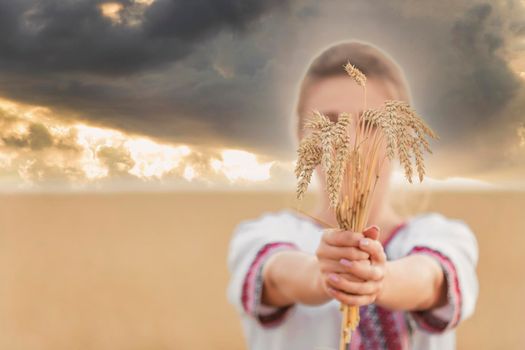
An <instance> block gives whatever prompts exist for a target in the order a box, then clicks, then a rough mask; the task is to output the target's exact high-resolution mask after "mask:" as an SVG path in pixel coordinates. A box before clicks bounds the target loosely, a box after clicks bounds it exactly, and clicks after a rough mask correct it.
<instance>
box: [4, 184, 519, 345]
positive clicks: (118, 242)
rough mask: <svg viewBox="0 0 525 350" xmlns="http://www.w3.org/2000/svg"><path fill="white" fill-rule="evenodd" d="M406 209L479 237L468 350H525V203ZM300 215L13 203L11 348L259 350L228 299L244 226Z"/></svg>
mask: <svg viewBox="0 0 525 350" xmlns="http://www.w3.org/2000/svg"><path fill="white" fill-rule="evenodd" d="M313 201H314V199H313V198H312V197H308V199H307V203H308V205H311V204H312V202H313ZM395 202H396V205H397V206H398V208H399V209H400V210H401V211H402V212H404V213H414V212H419V211H425V210H437V211H440V212H443V213H444V214H446V215H449V216H451V217H456V218H462V219H464V220H465V221H466V222H467V223H469V224H470V225H471V227H472V228H473V229H474V231H475V232H476V234H477V237H478V241H479V246H480V263H479V277H480V285H481V293H480V298H479V304H478V309H477V313H476V315H475V316H474V317H473V318H472V319H470V320H469V321H467V322H466V323H464V324H463V325H462V326H461V327H460V329H459V334H458V348H459V349H524V348H525V333H524V332H523V329H522V328H523V325H524V324H525V279H524V276H525V274H524V272H525V255H524V254H523V249H524V246H525V235H524V234H525V211H524V207H525V193H511V192H502V193H495V192H479V193H474V192H448V193H445V192H427V193H417V192H414V193H411V194H404V195H402V196H401V195H396V196H395ZM293 203H294V201H293V194H288V193H269V192H264V193H252V192H245V193H231V192H223V193H162V194H159V193H136V194H67V195H54V194H31V195H29V194H24V195H21V194H16V195H15V194H11V195H7V194H5V195H2V196H0V281H1V282H0V349H8V350H11V349H12V350H29V349H31V350H36V349H46V350H47V349H49V350H66V349H67V350H71V349H78V350H84V349H86V350H87V349H97V350H105V349H108V350H109V349H112V350H114V349H126V350H127V349H130V350H134V349H137V350H138V349H181V350H185V349H228V350H235V349H245V348H246V346H245V344H244V340H243V338H242V334H241V328H240V324H239V321H238V319H237V315H236V314H235V312H234V311H233V309H232V308H231V307H230V305H229V304H228V303H227V302H226V296H225V288H226V283H227V279H228V273H227V268H226V250H227V245H228V240H229V237H230V234H231V231H232V229H233V228H234V227H235V225H236V224H237V223H238V222H239V221H240V220H242V219H245V218H251V217H255V216H257V215H259V214H260V213H262V212H264V211H269V210H279V209H281V208H285V207H290V206H292V205H293Z"/></svg>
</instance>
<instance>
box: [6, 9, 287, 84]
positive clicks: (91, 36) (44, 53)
mask: <svg viewBox="0 0 525 350" xmlns="http://www.w3.org/2000/svg"><path fill="white" fill-rule="evenodd" d="M106 2H109V1H102V0H95V1H93V0H80V1H79V0H45V1H36V0H17V1H10V0H1V1H0V52H2V54H1V56H0V65H1V67H2V69H3V70H6V69H17V70H23V71H24V72H26V73H49V72H55V73H57V72H67V71H76V72H87V73H99V74H108V75H116V74H129V73H136V72H137V71H140V70H143V69H148V68H149V69H151V68H155V67H157V66H159V65H162V64H165V63H172V62H174V61H176V60H178V59H180V58H182V57H184V56H186V55H188V54H189V53H190V52H191V50H192V48H193V47H194V46H195V44H196V43H198V42H199V41H200V40H203V39H205V38H207V37H209V36H213V35H216V34H217V33H218V32H220V31H221V30H223V29H232V30H236V31H244V30H245V29H246V28H247V27H250V25H251V23H252V21H254V20H256V19H257V18H258V17H260V16H261V15H263V14H265V13H266V12H269V11H272V10H274V9H275V8H282V7H285V6H286V3H287V2H286V1H278V0H270V1H257V0H249V1H232V0H206V1H204V0H199V1H183V0H157V1H155V2H153V4H152V5H151V6H147V5H144V4H140V3H135V2H134V1H132V0H117V1H113V0H112V1H111V2H114V3H120V4H121V5H122V6H123V10H122V11H121V15H122V17H123V19H122V23H120V24H115V23H112V21H110V20H109V19H108V18H106V17H104V16H102V15H101V11H100V8H99V5H101V4H102V3H106ZM137 13H139V14H137ZM132 17H135V19H136V20H137V21H138V22H137V23H136V25H132V23H129V20H130V19H132Z"/></svg>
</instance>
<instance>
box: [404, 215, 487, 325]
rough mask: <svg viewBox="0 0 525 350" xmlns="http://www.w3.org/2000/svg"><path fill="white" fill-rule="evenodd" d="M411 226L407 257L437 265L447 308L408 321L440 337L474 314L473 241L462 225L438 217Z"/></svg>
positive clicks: (475, 259) (475, 252)
mask: <svg viewBox="0 0 525 350" xmlns="http://www.w3.org/2000/svg"><path fill="white" fill-rule="evenodd" d="M411 226H412V227H410V229H409V230H410V231H409V234H408V239H407V240H406V242H405V244H404V246H405V247H404V251H405V252H406V255H412V254H425V255H427V256H430V257H432V258H434V259H435V260H436V261H437V262H438V263H439V264H440V266H441V268H442V269H443V273H444V276H445V280H446V284H447V304H446V305H444V306H441V307H437V308H434V309H429V310H424V311H414V312H411V313H410V317H411V318H412V320H413V321H414V323H415V325H416V327H418V328H420V329H422V330H424V331H426V332H429V333H443V332H445V331H447V330H449V329H452V328H454V327H456V326H457V325H458V324H459V323H460V322H461V321H463V320H465V319H467V318H468V317H470V316H471V315H472V314H473V313H474V309H475V306H476V301H477V297H478V289H479V287H478V279H477V275H476V266H477V262H478V245H477V241H476V237H475V236H474V234H473V233H472V231H471V230H470V228H469V227H468V226H467V225H466V224H465V223H464V222H462V221H459V220H450V219H447V218H445V217H443V216H441V215H439V214H431V215H429V216H428V217H426V218H419V219H417V220H416V221H415V222H414V225H411Z"/></svg>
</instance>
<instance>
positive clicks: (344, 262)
mask: <svg viewBox="0 0 525 350" xmlns="http://www.w3.org/2000/svg"><path fill="white" fill-rule="evenodd" d="M339 262H340V263H341V265H344V266H348V267H350V266H352V262H351V261H349V260H346V259H341V260H339Z"/></svg>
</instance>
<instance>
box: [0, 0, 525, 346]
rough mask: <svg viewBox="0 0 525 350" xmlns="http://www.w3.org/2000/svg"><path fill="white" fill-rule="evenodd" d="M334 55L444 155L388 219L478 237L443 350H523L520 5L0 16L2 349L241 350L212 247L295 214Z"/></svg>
mask: <svg viewBox="0 0 525 350" xmlns="http://www.w3.org/2000/svg"><path fill="white" fill-rule="evenodd" d="M343 40H361V41H365V42H369V43H371V44H374V45H376V46H378V47H380V48H381V49H383V50H385V51H386V52H388V53H389V54H390V55H391V56H392V57H393V58H394V59H395V60H396V61H397V62H398V64H399V65H400V66H401V67H402V68H403V70H404V72H405V75H406V78H407V80H408V83H409V85H410V87H411V93H412V98H413V103H412V104H413V106H414V107H415V109H416V110H417V111H418V112H419V113H420V114H421V115H422V116H424V118H425V119H426V121H427V122H428V123H429V124H430V125H431V126H432V128H433V129H435V130H436V132H437V133H438V134H439V135H440V136H441V140H439V141H437V142H434V144H433V150H434V154H433V155H432V156H430V157H428V159H427V160H426V162H427V164H428V166H427V168H428V177H427V178H426V179H425V181H424V182H423V183H422V184H416V185H408V184H407V183H405V180H404V179H403V177H402V175H401V174H400V173H399V172H395V173H394V175H393V187H394V188H393V193H392V200H393V201H394V202H395V205H396V207H397V208H398V210H399V211H400V212H402V213H404V214H405V215H412V214H415V213H420V212H424V211H434V210H435V211H440V212H442V213H444V214H445V215H448V216H450V217H453V218H459V219H462V220H464V221H465V222H466V223H467V224H469V225H470V226H471V227H472V228H473V230H474V232H475V233H476V235H477V238H478V242H479V245H480V263H479V269H478V273H479V278H480V286H481V292H480V299H479V304H478V308H477V312H476V314H475V315H474V317H473V318H472V319H470V320H469V321H467V322H465V323H464V324H463V325H461V327H460V329H459V333H458V344H459V346H458V348H459V349H495V348H505V349H523V348H525V335H524V334H523V332H522V330H521V328H522V325H523V324H524V323H525V313H524V312H523V311H525V298H524V297H523V295H525V282H524V281H523V278H522V276H523V275H524V267H525V256H523V254H522V247H523V244H525V238H524V235H523V233H524V232H525V217H524V216H523V214H522V213H523V208H524V207H525V115H524V114H523V111H524V110H525V108H524V107H525V4H524V3H523V1H518V0H507V1H503V0H502V1H490V2H485V1H479V0H472V1H470V0H462V1H448V0H444V1H440V2H435V1H415V0H396V1H389V2H383V1H365V0H355V1H343V0H332V1H325V2H318V1H313V0H306V1H298V0H288V1H282V0H281V1H278V0H268V1H264V2H261V1H255V0H253V1H252V0H247V1H243V2H238V1H232V0H202V1H180V0H179V1H178V0H119V1H96V0H40V1H39V0H17V1H9V0H0V135H1V138H0V261H1V263H0V279H1V280H2V283H0V329H1V330H2V331H1V332H0V349H17V350H18V349H20V350H25V349H53V350H60V349H200V348H204V347H206V348H211V349H244V348H246V346H245V344H244V340H243V337H242V332H241V328H240V322H239V319H238V316H237V315H236V314H235V312H234V310H233V308H232V307H231V306H230V305H228V303H227V301H226V291H225V289H226V284H227V281H228V273H227V269H226V251H227V245H228V241H229V238H230V235H231V233H232V230H233V229H234V228H235V226H236V225H237V224H238V223H239V222H240V221H241V220H244V219H248V218H255V217H257V216H259V215H261V214H262V213H263V212H265V211H274V210H280V209H284V208H294V207H295V206H296V204H297V203H296V202H295V200H294V190H295V179H294V175H293V167H294V160H295V147H296V140H295V139H294V135H295V133H294V131H295V130H294V126H295V119H294V118H295V114H294V112H295V111H294V108H295V107H294V106H295V103H296V100H297V91H298V84H299V82H300V80H301V78H302V75H303V74H304V72H305V69H306V66H307V65H308V64H309V62H310V60H311V59H312V58H313V57H314V56H315V55H316V54H318V53H319V52H320V51H321V50H322V49H324V48H325V47H327V46H329V45H331V44H333V43H335V42H339V41H343ZM315 201H316V198H315V197H314V196H313V195H311V194H310V195H309V196H308V197H307V199H306V202H305V204H304V207H305V208H306V210H308V208H312V207H313V205H314V204H315Z"/></svg>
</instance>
